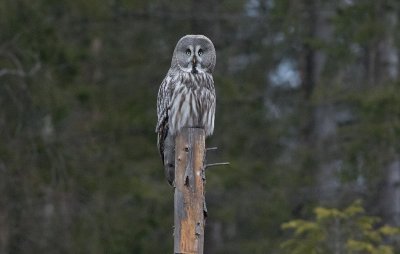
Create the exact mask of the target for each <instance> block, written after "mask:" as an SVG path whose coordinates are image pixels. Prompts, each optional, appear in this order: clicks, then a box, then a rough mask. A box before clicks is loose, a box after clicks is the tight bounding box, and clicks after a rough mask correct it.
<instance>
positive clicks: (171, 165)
mask: <svg viewBox="0 0 400 254" xmlns="http://www.w3.org/2000/svg"><path fill="white" fill-rule="evenodd" d="M164 168H165V176H166V177H167V180H168V182H169V184H170V185H173V182H174V179H175V140H174V138H173V136H172V135H167V137H166V138H165V140H164Z"/></svg>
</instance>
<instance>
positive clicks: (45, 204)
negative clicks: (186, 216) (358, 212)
mask: <svg viewBox="0 0 400 254" xmlns="http://www.w3.org/2000/svg"><path fill="white" fill-rule="evenodd" d="M399 15H400V2H399V1H398V0H382V1H376V0H335V1H327V0H222V1H212V0H204V1H196V0H187V1H183V0H168V1H167V0H154V1H145V0H104V1H100V0H58V1H54V0H35V1H32V0H1V1H0V254H19V253H85V254H91V253H93V254H101V253H107V254H123V253H170V252H172V246H173V237H172V230H173V229H172V226H173V190H172V188H171V187H170V186H169V185H168V183H167V181H166V180H165V178H164V173H163V168H162V165H161V160H160V158H159V155H158V152H157V149H156V135H155V133H154V129H155V123H156V96H157V91H158V87H159V84H160V83H161V81H162V79H163V77H164V76H165V74H166V72H167V70H168V68H169V65H170V61H171V56H172V51H173V49H174V47H175V44H176V42H177V41H178V39H179V38H180V37H181V36H183V35H185V34H205V35H207V36H208V37H209V38H211V40H212V41H213V42H214V44H215V46H216V50H217V67H216V70H215V74H214V79H215V84H216V90H217V98H218V99H217V102H218V103H217V115H216V130H215V134H214V136H213V137H212V138H210V139H209V140H208V141H207V144H208V146H218V147H219V151H218V152H217V153H216V154H214V155H212V156H209V158H210V160H213V161H230V163H231V166H229V167H218V168H212V169H210V170H209V171H208V172H207V185H206V189H207V194H206V198H207V204H208V210H209V218H208V220H207V226H206V241H205V245H206V247H205V248H206V250H205V253H210V254H218V253H230V254H236V253H284V249H282V248H281V244H282V242H284V241H285V240H287V239H288V238H290V234H289V233H288V231H286V230H284V229H283V228H281V225H282V224H283V223H285V222H287V221H291V220H294V219H312V218H313V216H314V212H313V211H314V209H315V208H316V207H320V206H324V207H331V208H333V207H335V208H338V209H343V208H345V207H347V206H349V205H350V204H352V203H353V202H354V200H357V199H361V200H363V206H364V207H365V212H366V214H367V215H370V216H378V217H381V218H382V222H381V224H382V225H383V224H389V225H392V226H400V142H399V140H400V81H399V80H400V79H399V78H400V73H399V72H400V63H399V58H400V20H399ZM316 211H317V212H318V211H321V210H316ZM346 216H347V215H346ZM349 216H350V215H349ZM331 241H334V239H331ZM397 251H400V250H399V248H397ZM310 253H311V252H310ZM326 253H328V252H326ZM335 253H344V252H335ZM360 253H367V252H360ZM368 253H369V252H368ZM379 253H387V252H379ZM397 253H400V252H397Z"/></svg>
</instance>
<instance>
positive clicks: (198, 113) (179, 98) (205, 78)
mask: <svg viewBox="0 0 400 254" xmlns="http://www.w3.org/2000/svg"><path fill="white" fill-rule="evenodd" d="M173 83H175V87H174V89H173V91H172V98H171V101H170V105H169V112H168V115H169V119H168V124H169V132H170V133H171V134H172V135H175V134H177V133H178V132H179V131H180V130H181V129H182V128H183V127H199V128H204V130H205V133H206V136H210V135H211V134H212V133H213V131H214V118H215V90H214V82H213V79H212V76H211V75H210V74H207V73H199V74H192V73H185V72H181V73H180V74H179V75H177V76H176V77H175V82H173Z"/></svg>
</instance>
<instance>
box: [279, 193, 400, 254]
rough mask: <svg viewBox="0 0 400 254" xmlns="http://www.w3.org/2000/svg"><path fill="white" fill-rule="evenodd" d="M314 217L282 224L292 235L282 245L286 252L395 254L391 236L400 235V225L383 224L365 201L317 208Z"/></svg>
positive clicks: (294, 253)
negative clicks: (363, 203)
mask: <svg viewBox="0 0 400 254" xmlns="http://www.w3.org/2000/svg"><path fill="white" fill-rule="evenodd" d="M314 215H315V218H314V219H312V220H292V221H289V222H286V223H283V224H282V229H284V230H291V231H292V237H291V238H290V239H289V240H286V241H285V242H284V243H283V244H282V245H281V247H282V249H283V250H284V251H285V253H292V254H309V253H315V254H318V253H326V254H329V253H348V254H361V253H370V254H392V253H394V248H393V246H392V245H391V244H390V239H393V237H394V236H399V235H400V228H398V227H391V226H388V225H383V226H382V225H380V222H381V220H380V219H379V218H377V217H372V216H368V215H366V212H365V210H364V208H363V207H362V202H361V201H360V200H357V201H355V202H353V203H352V204H351V205H349V206H348V207H346V208H344V209H342V210H339V209H335V208H325V207H317V208H315V209H314Z"/></svg>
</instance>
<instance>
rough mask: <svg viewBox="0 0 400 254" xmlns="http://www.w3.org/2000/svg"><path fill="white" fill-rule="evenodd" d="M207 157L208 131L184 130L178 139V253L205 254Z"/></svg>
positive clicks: (176, 235) (176, 183)
mask: <svg viewBox="0 0 400 254" xmlns="http://www.w3.org/2000/svg"><path fill="white" fill-rule="evenodd" d="M204 156H205V134H204V130H203V129H200V128H185V129H183V130H182V132H181V133H180V134H178V136H177V137H176V140H175V195H174V209H175V213H174V224H175V227H174V253H175V254H181V253H182V254H183V253H184V254H189V253H190V254H203V248H204V221H205V218H204V216H205V211H204V210H205V198H204V180H205V175H204V174H205V172H204V158H205V157H204Z"/></svg>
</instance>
